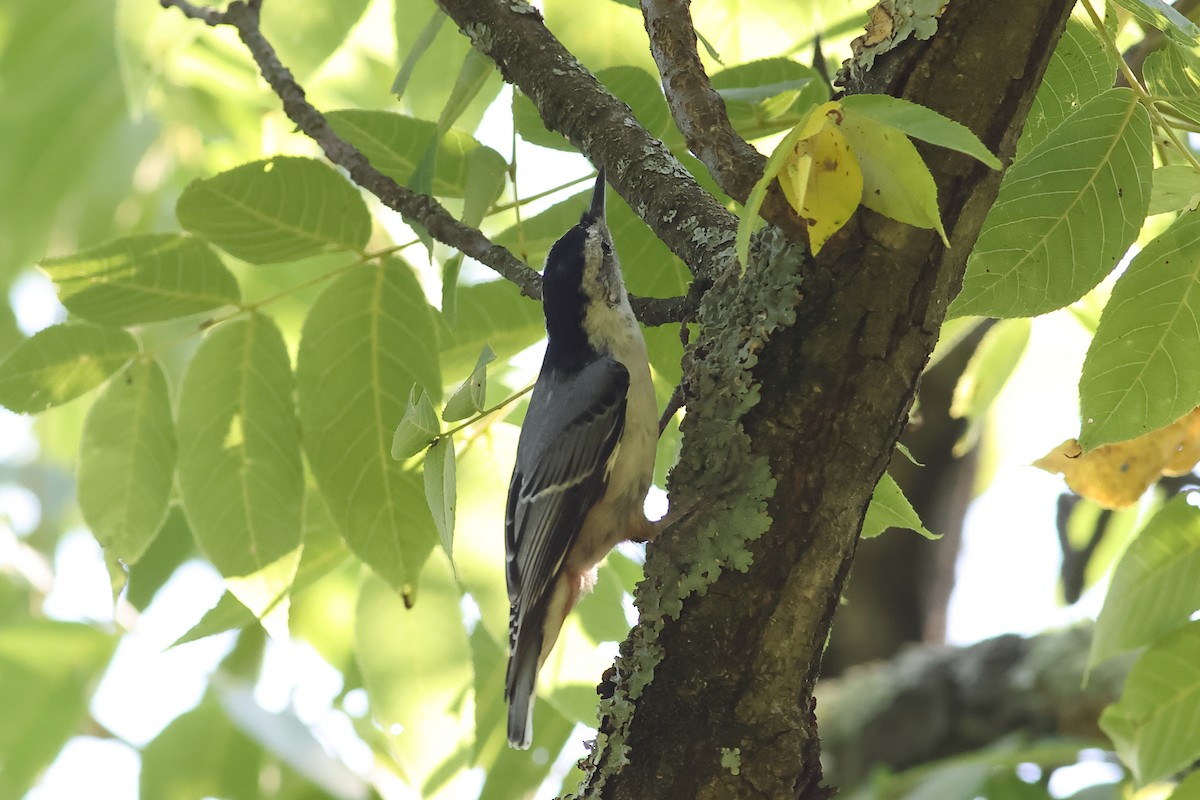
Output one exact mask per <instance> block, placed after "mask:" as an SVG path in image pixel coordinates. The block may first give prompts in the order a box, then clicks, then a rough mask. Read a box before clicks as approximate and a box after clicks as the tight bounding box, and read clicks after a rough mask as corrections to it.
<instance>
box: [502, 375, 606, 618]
mask: <svg viewBox="0 0 1200 800" xmlns="http://www.w3.org/2000/svg"><path fill="white" fill-rule="evenodd" d="M628 389H629V373H628V371H627V370H626V369H625V367H624V366H623V365H622V364H621V363H620V362H618V361H616V360H615V359H613V358H611V357H607V358H603V359H600V360H598V361H596V362H594V363H592V364H589V365H588V366H587V367H585V368H584V369H583V370H582V371H581V372H578V373H575V374H573V375H571V376H569V377H567V376H557V375H553V374H551V375H547V374H546V373H545V372H543V374H542V376H541V377H540V378H539V381H538V386H537V388H535V390H534V396H533V399H532V400H531V401H530V405H529V411H528V413H527V414H526V417H525V419H526V423H525V426H524V428H523V429H522V431H521V440H520V443H519V444H518V447H517V465H516V468H515V469H514V470H513V478H512V484H511V485H510V487H509V498H508V514H507V519H506V526H505V527H506V529H507V530H506V537H505V539H506V544H507V551H508V553H507V558H508V570H507V572H508V593H509V601H510V602H511V603H512V606H513V608H512V623H513V630H512V634H513V637H514V640H515V639H516V638H517V636H518V634H519V630H520V628H522V627H524V624H525V623H526V622H534V621H535V620H534V619H530V618H529V617H530V615H532V616H533V617H540V616H541V612H542V611H543V610H544V609H543V608H542V607H543V606H544V604H545V601H546V599H547V598H548V596H549V593H550V590H551V588H552V586H553V582H554V577H555V576H556V575H557V574H558V571H559V568H560V567H561V565H562V562H563V559H564V558H565V557H566V555H567V552H568V551H569V550H570V549H571V545H572V544H573V543H574V542H575V539H576V538H577V537H578V536H579V531H580V528H581V527H582V525H583V520H584V517H585V516H586V515H587V512H588V510H589V509H590V508H591V507H592V506H593V505H595V503H596V502H597V501H598V500H599V499H600V498H601V497H602V496H603V494H604V489H605V486H606V484H607V481H608V467H609V464H610V461H611V459H612V456H613V454H614V453H615V451H616V448H617V443H618V442H619V441H620V438H621V433H622V431H623V430H624V426H625V405H626V398H627V395H628ZM540 629H541V622H540V620H537V625H536V628H535V630H536V632H537V634H538V636H539V638H540V633H541V631H540Z"/></svg>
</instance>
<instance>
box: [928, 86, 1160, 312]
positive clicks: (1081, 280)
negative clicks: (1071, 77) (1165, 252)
mask: <svg viewBox="0 0 1200 800" xmlns="http://www.w3.org/2000/svg"><path fill="white" fill-rule="evenodd" d="M1150 172H1151V155H1150V118H1149V116H1148V115H1147V113H1146V111H1145V109H1144V108H1143V107H1142V105H1141V104H1140V103H1138V102H1137V99H1136V98H1135V97H1134V95H1133V92H1131V91H1130V90H1129V89H1110V90H1109V91H1107V92H1104V93H1103V94H1101V95H1099V96H1097V97H1095V98H1094V99H1092V100H1090V101H1089V102H1088V103H1087V104H1086V105H1084V107H1083V108H1081V109H1079V111H1077V112H1075V113H1074V114H1072V115H1071V117H1070V118H1069V119H1067V120H1066V121H1065V122H1064V123H1063V124H1061V125H1059V126H1058V127H1057V128H1056V129H1055V130H1054V131H1053V132H1051V133H1050V135H1049V136H1047V137H1046V139H1045V140H1044V141H1042V143H1041V144H1039V145H1038V146H1037V147H1036V148H1034V149H1033V150H1031V151H1030V152H1029V154H1028V155H1027V156H1026V157H1025V158H1024V159H1022V160H1021V161H1020V162H1018V163H1016V164H1014V165H1013V167H1012V169H1010V170H1009V171H1008V174H1007V175H1005V176H1004V182H1003V183H1002V184H1001V186H1000V194H999V196H998V197H997V198H996V203H995V205H993V206H992V210H991V212H990V213H989V214H988V217H987V219H986V220H985V221H984V226H983V231H982V232H981V233H980V234H979V240H978V241H977V242H976V244H975V249H974V250H973V251H972V252H971V256H970V258H969V259H968V261H967V272H966V276H965V277H964V279H963V288H962V292H961V293H960V294H959V295H958V297H957V298H955V300H954V302H953V303H951V305H950V310H949V313H950V314H951V315H952V316H969V315H978V316H994V317H1027V316H1036V315H1038V314H1043V313H1045V312H1047V311H1053V310H1054V309H1056V308H1062V307H1063V306H1065V305H1068V304H1070V303H1073V302H1075V301H1076V300H1078V299H1079V298H1080V297H1082V296H1083V295H1084V293H1086V292H1088V291H1089V290H1091V289H1092V288H1093V287H1095V286H1096V284H1097V283H1099V282H1100V280H1101V279H1102V278H1104V276H1105V275H1107V274H1108V273H1109V272H1111V271H1112V270H1113V268H1114V267H1115V266H1116V265H1117V262H1118V261H1119V260H1120V259H1121V257H1122V256H1123V255H1125V251H1126V250H1127V249H1128V248H1129V246H1130V245H1131V244H1132V243H1133V241H1134V239H1135V238H1136V237H1137V234H1138V230H1139V229H1140V228H1141V225H1142V221H1143V220H1144V219H1145V217H1146V208H1147V206H1148V204H1149V200H1150Z"/></svg>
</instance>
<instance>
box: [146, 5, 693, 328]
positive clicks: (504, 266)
mask: <svg viewBox="0 0 1200 800" xmlns="http://www.w3.org/2000/svg"><path fill="white" fill-rule="evenodd" d="M159 2H160V5H162V6H163V7H164V8H171V7H174V8H178V9H179V10H180V11H182V12H183V13H184V15H185V16H188V17H190V18H192V19H198V20H201V21H203V22H204V23H205V24H206V25H210V26H217V25H229V26H231V27H233V28H235V29H236V30H237V32H238V37H239V38H240V39H241V40H242V43H243V44H245V45H246V49H247V50H249V51H250V55H251V56H252V57H253V58H254V61H255V63H256V64H257V65H258V68H259V71H260V72H261V73H262V76H263V78H265V79H266V81H267V83H268V84H269V85H270V86H271V89H272V91H274V92H275V94H276V95H277V96H278V97H279V99H280V100H282V101H283V110H284V112H285V113H286V114H287V115H288V118H289V119H291V120H292V122H294V123H296V127H297V128H299V129H300V131H302V132H303V133H304V134H305V135H307V136H308V137H309V138H310V139H312V140H313V141H315V142H316V143H317V144H318V145H319V146H320V147H321V150H322V151H324V153H325V155H326V157H328V158H329V160H330V161H332V162H333V163H335V164H337V165H338V166H340V167H343V168H344V169H345V170H346V171H347V172H349V173H350V177H351V179H352V180H353V181H354V182H355V183H356V184H358V185H359V186H361V187H362V188H364V189H366V190H367V191H368V192H370V193H371V194H373V195H375V196H376V197H378V198H379V200H380V201H381V202H382V203H383V204H384V205H386V206H387V207H388V208H390V209H392V210H393V211H396V212H398V213H399V214H400V215H401V216H403V217H404V219H405V221H407V222H409V223H410V224H412V223H415V224H417V225H420V226H421V227H423V228H425V230H427V231H429V235H430V236H432V237H433V238H434V239H437V240H438V241H439V242H443V243H445V244H448V245H450V246H451V247H453V248H455V249H457V250H458V251H459V252H461V253H463V254H464V255H467V256H470V257H471V258H473V259H475V260H476V261H478V262H479V263H481V264H484V265H485V266H488V267H491V268H492V269H493V270H495V271H496V272H497V273H498V274H500V275H501V276H502V277H503V278H505V279H507V280H509V281H511V282H512V283H514V284H516V286H517V287H518V288H519V289H520V290H521V293H522V294H524V295H525V296H526V297H531V298H533V299H534V300H539V299H541V296H542V281H541V276H540V275H538V273H537V272H535V271H534V270H532V269H530V268H529V267H528V266H527V265H525V264H524V263H522V262H521V261H520V260H519V259H518V258H517V257H516V256H514V255H513V254H512V253H510V252H509V251H508V250H506V249H505V248H503V247H501V246H500V245H498V244H496V243H494V242H492V241H491V240H490V239H488V238H487V237H486V236H484V235H483V233H481V232H480V231H479V230H478V229H476V228H473V227H471V226H469V225H465V224H463V223H462V222H459V221H458V220H457V219H455V218H454V216H453V215H451V214H450V212H449V211H447V210H446V209H445V208H444V207H443V206H442V205H441V203H439V202H438V201H437V200H435V199H434V198H432V197H429V196H428V195H424V194H421V193H419V192H414V191H412V190H411V189H408V188H405V187H403V186H401V185H400V184H398V183H396V182H395V181H394V180H392V179H391V178H389V177H388V176H387V175H384V174H383V173H382V172H380V171H379V170H377V169H375V167H373V166H372V165H371V163H370V162H369V161H368V160H367V158H366V156H364V155H363V154H362V153H361V152H359V150H358V149H357V148H355V147H354V146H353V145H351V144H350V143H349V142H347V141H346V140H344V139H342V138H341V137H340V136H338V135H337V134H336V133H334V131H333V129H332V128H331V127H329V123H328V121H327V120H326V119H325V116H324V115H323V114H322V113H321V112H320V111H318V110H317V109H316V108H315V107H314V106H313V105H312V104H311V103H309V102H308V100H307V99H306V98H305V94H304V89H303V87H301V86H300V84H298V83H297V82H296V79H295V78H294V77H293V76H292V73H291V71H290V70H288V68H287V67H285V66H283V64H281V63H280V61H279V57H278V56H277V55H276V53H275V48H274V47H273V46H272V45H271V43H270V42H269V41H267V39H266V37H265V36H263V34H262V31H261V30H260V28H259V8H260V7H261V5H262V0H250V2H248V3H246V2H241V0H237V1H236V2H233V3H230V4H229V7H228V9H226V10H225V11H223V12H222V11H219V10H217V9H215V8H212V7H209V6H201V5H196V4H193V3H190V2H187V0H159ZM631 303H632V304H633V307H634V311H636V312H637V313H638V316H639V318H640V319H641V320H642V321H643V322H644V323H645V324H647V325H664V324H666V323H668V322H678V321H679V320H681V319H683V318H684V316H685V310H686V307H687V305H688V304H687V303H686V301H685V298H683V297H671V298H631Z"/></svg>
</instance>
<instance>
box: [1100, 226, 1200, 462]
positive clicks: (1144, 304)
mask: <svg viewBox="0 0 1200 800" xmlns="http://www.w3.org/2000/svg"><path fill="white" fill-rule="evenodd" d="M1198 348H1200V211H1190V212H1188V213H1186V214H1184V215H1183V216H1181V217H1180V218H1179V219H1177V220H1176V221H1175V223H1174V224H1173V225H1171V227H1169V228H1167V229H1166V230H1165V231H1163V232H1162V233H1161V234H1160V235H1159V236H1157V237H1156V238H1154V239H1153V240H1151V241H1150V243H1149V244H1147V245H1146V246H1145V247H1144V248H1143V249H1142V251H1141V252H1140V253H1138V254H1137V255H1136V256H1134V258H1133V260H1132V261H1131V262H1130V263H1129V267H1128V268H1127V269H1126V270H1125V274H1123V275H1122V276H1121V277H1120V278H1118V279H1117V282H1116V285H1115V286H1113V291H1112V296H1111V297H1110V298H1109V301H1108V305H1107V306H1106V307H1105V309H1104V314H1103V315H1102V316H1101V317H1100V326H1099V327H1098V328H1097V329H1096V336H1095V337H1094V338H1093V339H1092V344H1091V346H1090V347H1089V348H1088V353H1087V357H1086V358H1085V359H1084V362H1083V373H1082V375H1081V376H1080V378H1079V407H1080V415H1081V416H1082V418H1083V426H1082V432H1081V433H1080V436H1079V441H1080V444H1081V445H1083V448H1084V449H1085V450H1091V449H1092V448H1094V447H1098V446H1099V445H1102V444H1106V443H1108V442H1119V441H1124V440H1125V439H1132V438H1133V437H1135V436H1140V435H1141V434H1143V433H1148V432H1149V431H1152V430H1155V429H1156V428H1161V427H1163V426H1165V425H1169V424H1171V423H1172V422H1174V421H1175V420H1177V419H1179V417H1181V416H1183V415H1184V414H1186V413H1187V412H1189V411H1191V410H1192V409H1193V408H1195V407H1196V406H1197V405H1200V362H1198V361H1197V359H1196V353H1197V352H1200V350H1198Z"/></svg>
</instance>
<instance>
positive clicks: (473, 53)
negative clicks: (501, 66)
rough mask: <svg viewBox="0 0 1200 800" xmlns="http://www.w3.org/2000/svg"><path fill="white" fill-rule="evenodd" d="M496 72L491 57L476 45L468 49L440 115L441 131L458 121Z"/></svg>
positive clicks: (439, 126)
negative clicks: (477, 48) (476, 47)
mask: <svg viewBox="0 0 1200 800" xmlns="http://www.w3.org/2000/svg"><path fill="white" fill-rule="evenodd" d="M495 73H496V67H495V63H494V62H493V61H492V60H491V59H490V58H488V57H487V56H486V55H484V54H483V53H482V52H480V51H478V50H476V49H475V48H474V47H472V48H471V49H469V50H467V54H466V55H465V56H463V61H462V66H461V67H460V68H459V70H458V78H457V79H456V80H455V81H454V87H453V88H452V89H451V90H450V96H449V97H447V98H446V104H445V105H444V106H442V113H440V114H439V115H438V130H439V131H443V132H444V131H446V130H449V129H450V127H452V126H453V125H454V123H455V122H457V121H458V118H459V117H461V116H462V115H463V113H464V112H465V111H466V110H467V106H469V105H470V104H471V102H472V101H473V100H474V99H475V98H476V97H478V96H479V93H480V92H481V91H483V88H484V86H485V85H486V84H487V83H488V78H490V77H492V76H493V75H494V74H495Z"/></svg>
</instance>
